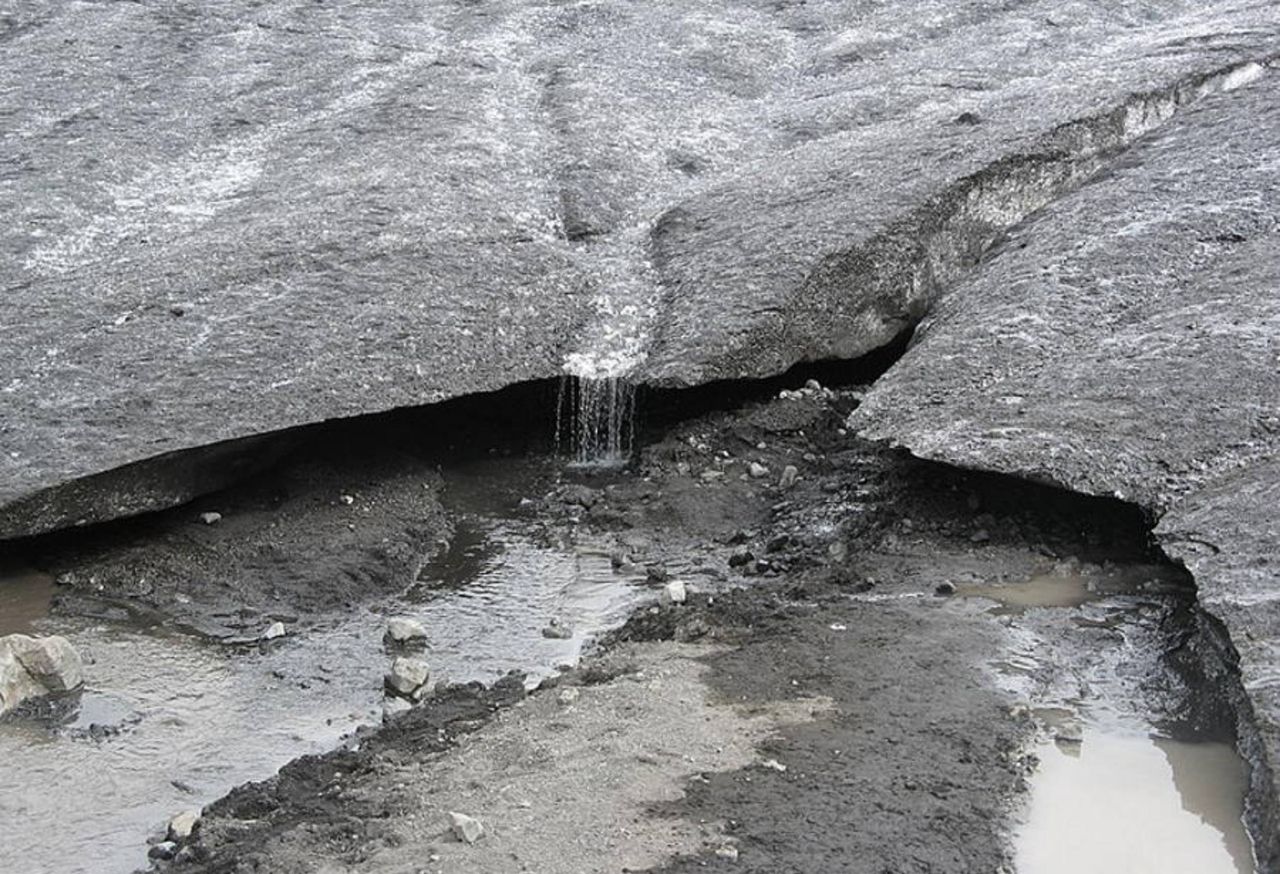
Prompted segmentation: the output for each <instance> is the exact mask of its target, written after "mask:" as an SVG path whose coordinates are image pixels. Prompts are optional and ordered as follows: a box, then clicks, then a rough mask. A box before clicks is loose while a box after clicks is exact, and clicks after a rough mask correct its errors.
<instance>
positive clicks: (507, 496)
mask: <svg viewBox="0 0 1280 874" xmlns="http://www.w3.org/2000/svg"><path fill="white" fill-rule="evenodd" d="M552 470H553V465H552V464H551V463H550V462H549V461H537V460H532V461H530V460H523V461H521V460H511V459H507V460H503V461H502V462H500V463H499V462H484V463H480V464H476V465H472V466H470V467H459V468H455V469H452V470H447V471H446V472H445V480H446V489H445V498H446V501H447V502H448V503H450V505H451V509H452V510H453V511H454V514H455V519H456V520H457V525H458V529H459V531H458V533H459V536H458V538H457V539H456V540H455V546H454V548H453V549H451V550H450V551H449V553H448V554H446V555H445V556H443V557H441V558H440V559H438V560H437V561H435V562H434V563H433V564H432V565H430V566H429V567H428V569H427V570H426V571H424V573H423V575H422V576H421V578H420V579H419V580H418V581H417V583H416V584H415V585H413V586H412V587H411V588H410V589H409V590H408V591H407V592H406V594H405V596H404V597H403V598H401V599H399V600H398V601H397V602H395V603H392V604H386V603H383V604H380V605H377V610H378V612H373V611H372V610H371V609H370V608H367V607H366V608H362V609H360V610H358V611H357V612H355V613H354V615H343V616H335V617H333V618H332V620H331V622H330V623H329V624H328V625H327V626H325V627H322V628H318V629H316V630H314V631H309V632H307V633H305V634H302V635H299V636H297V637H289V638H285V639H284V640H282V641H280V642H279V643H278V644H276V645H273V646H270V647H264V648H262V649H259V648H256V647H254V648H251V649H248V650H244V649H240V650H231V649H228V648H225V647H222V646H219V645H216V644H212V643H209V642H207V641H204V640H201V639H197V638H194V637H190V636H186V635H181V634H171V633H164V632H157V631H155V630H149V629H145V628H141V627H137V626H131V625H128V624H121V623H102V622H96V621H91V620H79V619H64V618H54V617H50V616H48V615H47V610H48V604H49V595H50V592H51V584H50V582H49V580H48V579H47V578H46V577H42V576H41V575H39V574H34V573H30V572H21V573H19V572H17V570H16V569H14V568H10V569H9V570H8V573H6V574H4V575H3V576H0V615H2V616H3V617H4V619H5V628H4V631H6V632H13V631H36V632H39V633H57V634H64V635H66V636H67V637H69V638H70V639H71V640H72V642H73V643H74V644H75V645H76V647H77V648H78V649H79V650H80V651H81V653H82V654H83V655H84V657H85V660H86V670H85V674H86V687H85V689H84V691H83V693H82V694H81V696H80V699H79V708H78V711H76V712H74V713H71V714H68V715H66V716H65V718H64V719H63V720H61V721H60V722H58V723H56V724H49V723H48V722H39V721H33V720H30V719H27V720H23V719H17V720H15V719H9V720H6V721H4V722H0V836H3V839H2V840H0V871H4V872H10V871H12V872H24V874H42V872H50V874H52V872H66V874H114V872H121V874H123V872H131V871H134V870H136V869H137V868H139V867H144V866H145V858H144V853H145V849H146V847H145V841H146V839H147V837H148V836H149V835H151V834H154V833H156V832H157V831H159V830H160V829H162V828H163V825H164V823H165V822H167V821H168V819H169V818H170V817H172V816H173V815H174V814H176V813H179V812H181V811H184V810H198V809H200V808H201V807H202V806H203V805H204V804H206V803H208V802H210V801H212V800H214V799H216V798H218V797H220V796H221V795H223V794H224V793H225V792H226V791H227V790H229V789H230V788H231V787H233V786H235V785H237V784H239V783H242V782H245V781H247V780H259V779H263V778H266V777H269V776H270V775H271V774H273V773H274V772H275V771H276V770H277V769H278V768H279V767H280V766H282V765H284V764H285V763H286V762H288V761H289V760H291V759H293V758H294V757H296V756H298V755H301V754H304V753H317V752H323V751H326V750H329V749H332V748H333V747H334V746H335V745H336V744H337V743H338V742H339V740H340V738H341V737H342V735H344V734H346V733H348V732H350V731H352V730H353V729H355V728H356V727H357V726H359V725H361V724H371V723H376V722H378V721H379V719H380V718H381V705H382V702H383V697H382V677H383V674H384V672H385V671H386V670H387V666H388V664H389V661H390V658H389V656H388V654H387V652H386V651H385V649H384V646H383V642H382V634H383V632H384V630H385V628H386V619H387V615H389V614H392V615H405V616H412V617H414V618H417V619H418V620H419V621H421V622H422V623H423V624H424V625H425V626H426V628H427V630H428V633H429V644H428V647H427V650H426V654H425V656H424V657H425V658H426V659H427V661H428V662H429V663H430V665H431V666H432V669H433V674H434V676H435V677H437V678H447V679H449V680H450V681H454V682H461V681H469V680H484V681H491V680H494V679H496V678H498V677H500V676H501V675H503V674H505V673H506V672H508V671H510V670H523V671H527V672H529V673H530V675H531V677H532V678H534V679H536V678H538V677H540V676H544V675H547V674H549V673H551V672H553V671H554V670H555V669H556V668H557V666H559V665H561V664H564V663H570V662H572V661H574V660H575V659H576V658H577V657H578V656H579V654H580V653H581V651H582V648H583V646H584V644H585V643H586V642H587V641H588V640H589V638H590V637H591V636H592V635H594V634H596V633H598V632H600V631H602V630H604V629H606V628H608V627H611V626H612V625H615V624H618V623H620V622H621V621H622V620H623V619H625V616H626V614H627V613H628V611H629V610H630V609H631V608H632V607H633V606H634V605H635V604H636V603H637V602H638V601H639V600H640V599H641V598H642V597H643V594H642V590H641V589H640V588H638V587H636V586H634V585H633V582H634V581H629V580H628V579H626V578H624V577H620V576H618V575H616V574H615V573H614V572H613V569H612V568H611V565H610V562H609V558H608V554H607V552H606V551H605V550H602V549H595V548H592V547H591V546H590V545H589V544H575V543H564V542H558V541H557V540H556V539H555V538H554V537H550V536H547V535H546V533H545V532H544V531H543V530H542V529H541V528H540V527H539V526H538V524H537V522H536V520H535V519H533V518H531V517H529V516H522V515H521V514H520V512H519V511H518V509H517V507H518V502H519V499H520V497H521V496H522V495H529V494H532V493H534V492H533V490H534V489H537V488H545V487H546V478H547V477H549V475H550V471H552ZM513 471H514V474H513ZM553 617H554V618H557V619H559V620H562V621H563V622H565V623H566V624H568V625H569V626H570V627H571V628H572V629H573V630H574V634H573V637H572V638H571V639H568V640H551V639H547V638H545V637H543V636H542V634H541V629H542V628H544V627H546V625H547V624H548V623H549V622H550V620H551V619H552V618H553ZM37 786H38V787H40V791H38V792H33V791H32V787H37Z"/></svg>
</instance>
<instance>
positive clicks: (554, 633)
mask: <svg viewBox="0 0 1280 874" xmlns="http://www.w3.org/2000/svg"><path fill="white" fill-rule="evenodd" d="M542 636H543V637H545V638H547V639H548V640H568V639H569V638H571V637H573V629H572V628H570V627H569V626H567V625H565V624H564V623H563V622H561V621H560V620H559V619H552V620H551V623H550V624H549V625H547V627H546V628H544V629H542Z"/></svg>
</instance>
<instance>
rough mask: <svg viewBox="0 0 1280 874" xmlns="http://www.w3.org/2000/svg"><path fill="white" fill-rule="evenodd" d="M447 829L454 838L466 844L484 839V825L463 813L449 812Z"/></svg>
mask: <svg viewBox="0 0 1280 874" xmlns="http://www.w3.org/2000/svg"><path fill="white" fill-rule="evenodd" d="M449 829H450V831H452V832H453V835H454V837H456V838H457V839H458V840H460V841H462V842H463V843H466V844H474V843H475V842H476V841H478V840H480V838H482V837H484V825H483V824H482V823H481V822H480V820H478V819H476V818H475V817H471V816H467V815H466V814H465V813H456V812H454V811H450V812H449Z"/></svg>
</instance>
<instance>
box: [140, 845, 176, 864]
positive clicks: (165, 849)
mask: <svg viewBox="0 0 1280 874" xmlns="http://www.w3.org/2000/svg"><path fill="white" fill-rule="evenodd" d="M177 852H178V845H177V844H175V843H174V842H173V841H161V842H160V843H158V844H156V845H155V846H153V847H152V848H151V849H149V850H147V858H148V859H155V860H156V861H158V862H168V861H169V860H171V859H172V858H173V857H174V856H175V855H176V854H177Z"/></svg>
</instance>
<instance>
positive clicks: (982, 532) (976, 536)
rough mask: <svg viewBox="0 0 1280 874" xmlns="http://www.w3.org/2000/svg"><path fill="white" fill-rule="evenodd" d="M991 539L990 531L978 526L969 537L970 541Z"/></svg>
mask: <svg viewBox="0 0 1280 874" xmlns="http://www.w3.org/2000/svg"><path fill="white" fill-rule="evenodd" d="M990 539H991V532H989V531H987V529H985V528H979V529H978V530H977V531H975V532H973V534H972V536H970V537H969V541H970V542H971V543H986V542H987V541H989V540H990Z"/></svg>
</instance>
